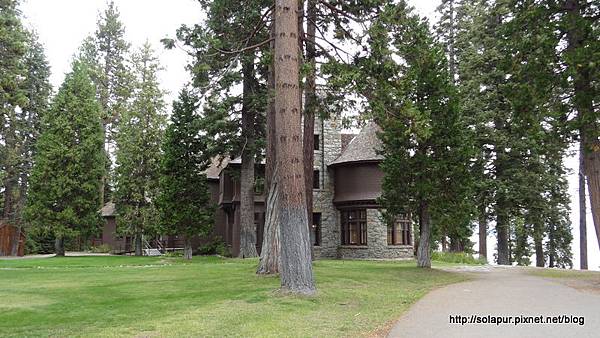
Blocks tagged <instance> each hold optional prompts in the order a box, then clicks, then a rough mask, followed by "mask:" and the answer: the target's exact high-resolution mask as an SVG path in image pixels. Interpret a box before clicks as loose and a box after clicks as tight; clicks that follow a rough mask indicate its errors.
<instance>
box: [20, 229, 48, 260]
mask: <svg viewBox="0 0 600 338" xmlns="http://www.w3.org/2000/svg"><path fill="white" fill-rule="evenodd" d="M36 230H37V229H35V228H34V229H31V230H30V231H29V232H26V233H25V235H26V241H25V253H26V254H27V255H32V254H49V253H54V234H52V233H51V232H49V231H42V230H37V231H36Z"/></svg>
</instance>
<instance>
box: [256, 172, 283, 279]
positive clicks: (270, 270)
mask: <svg viewBox="0 0 600 338" xmlns="http://www.w3.org/2000/svg"><path fill="white" fill-rule="evenodd" d="M278 199H279V190H278V188H277V181H273V182H272V183H271V187H270V188H269V194H268V197H267V208H266V210H267V213H266V215H265V230H264V233H265V238H264V240H263V244H262V250H261V255H260V262H259V264H258V269H257V270H256V273H257V274H261V275H271V274H276V273H279V271H280V268H279V267H280V266H281V255H280V252H279V249H280V231H279V212H278V211H279V210H278V209H277V201H278Z"/></svg>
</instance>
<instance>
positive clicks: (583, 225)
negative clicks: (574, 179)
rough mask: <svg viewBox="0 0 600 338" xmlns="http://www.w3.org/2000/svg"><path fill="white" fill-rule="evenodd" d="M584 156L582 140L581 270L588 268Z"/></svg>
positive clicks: (580, 202)
mask: <svg viewBox="0 0 600 338" xmlns="http://www.w3.org/2000/svg"><path fill="white" fill-rule="evenodd" d="M584 156H585V155H584V146H583V141H581V142H580V144H579V268H580V269H581V270H587V269H588V259H587V215H586V214H587V207H586V197H585V171H584V168H583V163H584Z"/></svg>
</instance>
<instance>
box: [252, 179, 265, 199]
mask: <svg viewBox="0 0 600 338" xmlns="http://www.w3.org/2000/svg"><path fill="white" fill-rule="evenodd" d="M264 192H265V179H264V178H262V177H257V178H255V179H254V193H255V194H256V195H262V194H263V193H264Z"/></svg>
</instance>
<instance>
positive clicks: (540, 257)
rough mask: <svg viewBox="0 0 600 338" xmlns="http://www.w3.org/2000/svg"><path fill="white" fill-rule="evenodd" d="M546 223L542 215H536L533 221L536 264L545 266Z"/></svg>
mask: <svg viewBox="0 0 600 338" xmlns="http://www.w3.org/2000/svg"><path fill="white" fill-rule="evenodd" d="M543 240H544V224H543V223H542V222H541V218H540V217H535V219H534V223H533V244H534V246H535V266H537V267H540V268H543V267H544V266H545V265H546V260H545V257H544V245H543Z"/></svg>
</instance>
